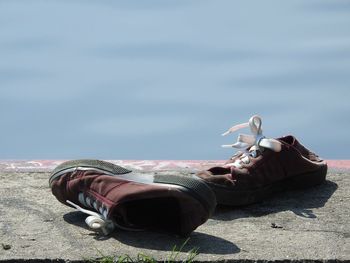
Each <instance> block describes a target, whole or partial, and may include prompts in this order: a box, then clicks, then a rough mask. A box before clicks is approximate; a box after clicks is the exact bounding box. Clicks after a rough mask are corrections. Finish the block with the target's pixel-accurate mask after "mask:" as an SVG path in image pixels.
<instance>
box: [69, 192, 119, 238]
mask: <svg viewBox="0 0 350 263" xmlns="http://www.w3.org/2000/svg"><path fill="white" fill-rule="evenodd" d="M78 198H79V202H80V203H81V204H82V205H84V206H87V207H91V208H94V209H95V210H96V211H99V212H100V214H99V213H96V212H94V211H90V210H87V209H84V208H82V207H80V206H78V205H77V204H74V203H73V202H71V201H69V200H66V202H67V203H68V204H70V205H72V206H74V207H75V208H76V209H77V210H79V211H81V212H83V213H85V214H88V215H89V216H88V217H87V218H86V219H85V223H86V224H87V225H88V226H89V227H90V228H92V229H94V230H98V229H101V230H102V232H103V234H105V235H108V234H109V233H111V232H112V231H113V230H114V228H115V225H114V223H113V221H112V220H108V219H107V214H108V209H107V208H103V207H100V208H98V207H97V203H96V201H93V202H91V199H90V198H89V197H86V198H85V197H84V194H83V193H79V196H78Z"/></svg>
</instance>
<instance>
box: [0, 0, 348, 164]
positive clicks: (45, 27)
mask: <svg viewBox="0 0 350 263" xmlns="http://www.w3.org/2000/svg"><path fill="white" fill-rule="evenodd" d="M349 101H350V1H334V0H332V1H331V0H330V1H322V0H319V1H313V0H308V1H300V0H295V1H277V0H276V1H243V0H241V1H231V0H226V1H221V0H218V1H206V0H147V1H144V0H134V1H129V0H125V1H112V0H99V1H92V0H91V1H90V0H85V1H82V0H81V1H80V0H69V1H68V0H60V1H58V0H57V1H54V0H53V1H44V0H36V1H30V0H22V1H18V0H0V159H75V158H101V159H226V158H228V157H229V156H231V155H232V153H233V152H234V150H233V149H224V148H221V147H220V145H222V144H230V143H234V142H235V141H236V137H237V134H233V135H230V136H227V137H222V136H221V133H223V132H224V131H226V130H227V129H228V128H229V127H231V126H232V125H234V124H237V123H242V122H246V121H248V119H249V118H250V116H252V115H253V114H259V115H260V116H261V117H262V120H263V130H264V134H265V135H266V136H267V137H278V136H282V135H286V134H293V135H295V136H296V137H297V138H298V139H299V140H300V141H301V142H302V143H303V144H304V145H306V146H307V147H309V148H311V149H312V150H314V151H315V152H317V153H318V154H319V155H320V156H322V157H324V158H326V159H350V153H349V149H350V139H349V138H350V102H349ZM242 132H243V133H249V129H246V130H245V131H242Z"/></svg>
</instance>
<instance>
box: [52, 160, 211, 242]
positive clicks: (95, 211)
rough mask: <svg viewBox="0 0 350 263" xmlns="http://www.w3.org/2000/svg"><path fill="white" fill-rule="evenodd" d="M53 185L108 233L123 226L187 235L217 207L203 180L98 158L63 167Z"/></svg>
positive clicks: (61, 196) (92, 223)
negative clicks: (138, 169)
mask: <svg viewBox="0 0 350 263" xmlns="http://www.w3.org/2000/svg"><path fill="white" fill-rule="evenodd" d="M50 186H51V189H52V193H53V194H54V195H55V197H56V198H57V199H58V200H59V201H60V202H61V203H63V204H65V205H68V206H71V207H74V208H76V209H78V210H80V211H82V212H84V213H86V214H88V215H89V216H88V217H87V219H86V223H87V224H88V225H89V227H91V228H93V229H101V230H102V231H103V232H104V234H108V233H110V232H112V231H113V230H114V228H115V227H118V228H122V229H127V230H155V231H161V232H168V233H173V234H178V235H183V236H186V235H188V234H190V233H191V232H192V231H193V230H195V229H196V228H197V227H198V226H199V225H201V224H203V223H204V222H205V221H206V220H207V219H208V217H209V216H210V215H211V213H212V212H213V210H214V208H215V205H216V201H215V195H214V193H213V192H212V190H211V189H210V188H209V187H208V186H207V185H206V184H205V183H203V182H202V181H201V180H199V179H198V178H192V177H186V176H177V175H159V176H157V175H154V174H138V173H135V172H131V171H130V170H128V169H125V168H123V167H120V166H117V165H114V164H112V163H109V162H104V161H98V160H76V161H68V162H65V163H63V164H61V165H59V166H58V167H57V168H56V169H55V170H54V171H53V173H52V175H51V178H50Z"/></svg>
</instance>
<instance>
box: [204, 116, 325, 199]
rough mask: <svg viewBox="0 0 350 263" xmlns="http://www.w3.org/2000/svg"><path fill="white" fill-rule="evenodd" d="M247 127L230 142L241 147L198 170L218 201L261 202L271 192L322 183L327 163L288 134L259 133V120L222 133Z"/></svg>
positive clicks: (256, 119)
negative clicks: (273, 136)
mask: <svg viewBox="0 0 350 263" xmlns="http://www.w3.org/2000/svg"><path fill="white" fill-rule="evenodd" d="M248 126H249V127H250V129H251V131H252V133H253V135H245V134H240V135H239V136H238V141H237V142H236V143H235V144H232V145H223V147H234V148H240V149H244V151H239V152H237V153H236V154H235V155H234V156H233V157H232V158H231V159H230V160H229V161H227V162H226V163H225V164H223V165H222V166H217V167H212V168H210V169H209V170H207V171H201V172H199V173H197V176H199V177H201V178H202V179H204V180H205V182H206V183H207V184H208V185H209V186H210V187H211V188H212V189H213V191H214V192H215V195H216V199H217V202H218V204H224V205H232V206H238V205H246V204H250V203H254V202H258V201H262V200H263V199H265V198H266V197H267V196H270V195H271V194H273V193H276V192H281V191H285V190H288V189H299V188H306V187H311V186H314V185H318V184H321V183H322V182H324V181H325V178H326V174H327V164H326V162H325V161H323V160H322V159H321V158H319V157H318V156H317V155H316V154H315V153H313V152H311V151H310V150H308V149H306V148H305V147H304V146H303V145H302V144H301V143H299V142H298V140H297V139H296V138H295V137H293V136H291V135H288V136H285V137H281V138H278V139H270V138H266V137H265V136H263V134H262V129H261V119H260V117H259V116H257V115H255V116H253V117H251V118H250V120H249V122H248V123H243V124H239V125H236V126H233V127H232V128H231V129H229V130H228V131H227V132H225V133H224V134H223V135H227V134H229V133H232V132H235V131H237V130H239V129H241V128H244V127H248Z"/></svg>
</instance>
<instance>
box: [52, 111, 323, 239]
mask: <svg viewBox="0 0 350 263" xmlns="http://www.w3.org/2000/svg"><path fill="white" fill-rule="evenodd" d="M261 124H262V122H261V119H260V117H259V116H257V115H255V116H253V117H251V118H250V120H249V122H247V123H243V124H240V125H236V126H233V127H232V128H230V129H229V130H228V131H227V132H226V133H224V135H227V134H229V133H232V132H235V131H237V130H239V129H241V128H245V127H250V130H251V132H252V135H244V134H240V135H239V137H238V141H237V142H236V143H235V144H232V145H225V147H234V148H239V149H241V151H238V152H237V153H236V154H235V155H234V156H233V157H232V158H230V160H229V161H227V162H226V163H224V164H223V165H222V166H216V167H212V168H210V169H209V170H205V171H200V172H198V173H197V174H196V175H188V176H184V175H171V174H170V175H169V174H155V173H149V174H146V173H139V172H132V171H130V170H128V169H125V168H123V167H120V166H118V165H115V164H112V163H109V162H105V161H99V160H75V161H68V162H65V163H62V164H61V165H59V166H58V167H56V168H55V170H54V171H53V172H52V175H51V177H50V180H49V183H50V187H51V189H52V193H53V194H54V195H55V196H56V198H57V199H58V200H59V201H60V202H62V203H63V204H65V205H68V206H71V207H73V208H76V209H78V210H80V211H81V212H83V213H86V214H88V217H87V218H86V220H85V221H86V223H87V224H88V226H89V227H90V228H92V229H95V230H100V231H102V232H103V233H104V234H105V235H107V234H109V233H111V232H112V231H113V230H114V229H115V228H116V227H117V228H121V229H125V230H154V231H161V232H167V233H172V234H177V235H181V236H187V235H189V234H190V233H191V232H192V231H194V230H195V229H196V228H197V227H198V226H200V225H201V224H203V223H204V222H206V221H207V219H208V218H209V217H210V216H211V214H212V213H213V211H214V209H215V206H216V204H223V205H231V206H239V205H247V204H251V203H254V202H258V201H261V200H264V199H265V198H266V197H268V196H270V195H271V194H273V193H276V192H280V191H285V190H287V189H297V188H305V187H310V186H314V185H317V184H320V183H322V182H324V181H325V177H326V174H327V164H326V163H325V162H324V161H323V160H322V159H320V158H319V157H318V156H317V155H316V154H314V153H313V152H311V151H310V150H308V149H307V148H305V147H304V146H303V145H302V144H300V143H299V142H298V140H297V139H296V138H295V137H293V136H291V135H289V136H285V137H281V138H277V139H271V138H266V137H265V136H263V134H262V129H261Z"/></svg>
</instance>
